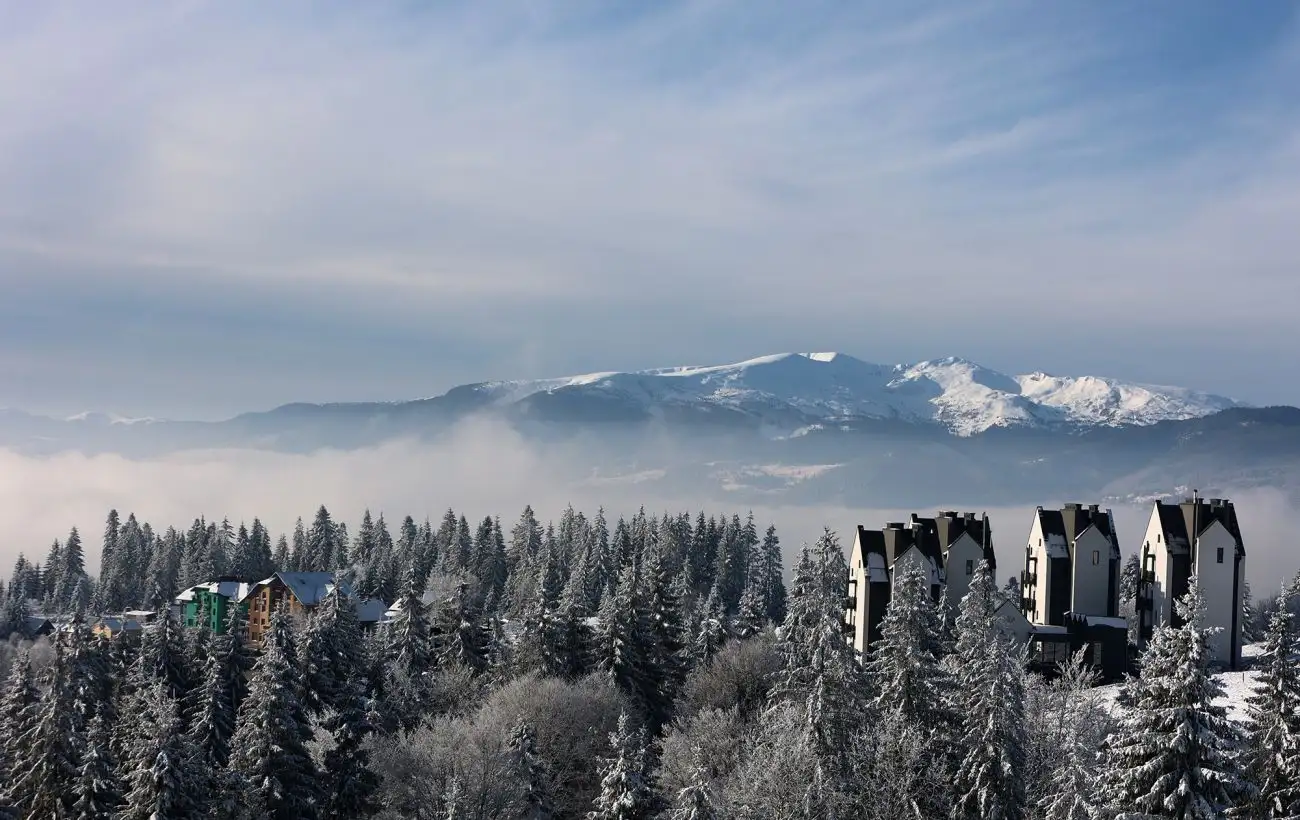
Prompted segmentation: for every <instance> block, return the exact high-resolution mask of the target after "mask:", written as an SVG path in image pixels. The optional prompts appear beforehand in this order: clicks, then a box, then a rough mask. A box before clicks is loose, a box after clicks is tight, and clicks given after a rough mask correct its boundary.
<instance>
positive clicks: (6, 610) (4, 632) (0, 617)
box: [0, 580, 28, 641]
mask: <svg viewBox="0 0 1300 820" xmlns="http://www.w3.org/2000/svg"><path fill="white" fill-rule="evenodd" d="M27 616H28V610H27V599H26V598H25V597H24V595H23V589H22V587H21V586H20V585H19V583H18V581H17V580H15V581H14V582H13V583H11V584H10V585H9V594H7V595H6V596H5V598H4V601H3V602H0V641H2V640H7V639H8V638H9V636H10V635H13V634H17V635H19V636H21V637H26V636H27Z"/></svg>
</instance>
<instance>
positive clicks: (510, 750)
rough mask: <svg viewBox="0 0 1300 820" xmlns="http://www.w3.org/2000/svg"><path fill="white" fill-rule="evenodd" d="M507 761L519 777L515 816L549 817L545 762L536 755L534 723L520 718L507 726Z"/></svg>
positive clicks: (525, 819) (525, 818) (545, 819)
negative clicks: (519, 789) (519, 788)
mask: <svg viewBox="0 0 1300 820" xmlns="http://www.w3.org/2000/svg"><path fill="white" fill-rule="evenodd" d="M506 749H507V752H506V762H507V765H508V766H509V767H510V769H511V770H512V771H513V772H514V774H515V776H516V777H517V778H519V783H520V786H521V793H520V795H519V810H518V812H517V813H515V814H513V815H512V816H513V817H515V818H518V820H549V818H551V817H552V816H553V815H554V811H553V809H552V808H551V793H550V786H549V783H548V778H547V774H546V766H545V765H544V764H543V763H542V761H541V759H540V758H539V757H538V756H537V746H536V735H535V733H534V731H533V727H532V726H531V725H529V723H528V722H527V721H525V720H523V719H520V721H519V722H518V723H517V724H515V726H514V728H513V729H511V730H510V736H509V738H507V742H506Z"/></svg>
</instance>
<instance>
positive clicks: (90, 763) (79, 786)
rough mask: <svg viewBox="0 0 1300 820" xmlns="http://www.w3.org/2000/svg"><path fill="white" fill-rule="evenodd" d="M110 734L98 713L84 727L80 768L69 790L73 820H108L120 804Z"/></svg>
mask: <svg viewBox="0 0 1300 820" xmlns="http://www.w3.org/2000/svg"><path fill="white" fill-rule="evenodd" d="M111 740H112V733H111V732H110V731H109V727H108V722H107V721H105V720H104V716H103V715H102V714H96V715H95V716H94V717H93V718H92V719H91V721H90V725H89V727H88V728H87V730H86V740H85V744H84V745H83V747H82V752H81V770H80V771H79V772H78V775H77V783H76V787H75V790H74V792H73V797H74V798H75V799H74V802H73V804H72V812H71V815H70V816H71V817H72V818H74V819H75V820H108V818H110V817H112V816H113V815H114V814H115V813H116V812H117V808H118V806H120V805H121V803H122V787H121V784H120V783H119V781H118V777H117V767H116V763H115V761H114V760H113V756H112V752H111V749H110V742H111Z"/></svg>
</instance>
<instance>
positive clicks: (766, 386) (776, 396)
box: [458, 353, 1238, 436]
mask: <svg viewBox="0 0 1300 820" xmlns="http://www.w3.org/2000/svg"><path fill="white" fill-rule="evenodd" d="M458 389H460V390H468V391H472V392H473V393H475V394H477V395H478V396H479V397H480V398H481V400H483V402H484V403H485V404H487V405H490V406H495V407H498V408H504V407H509V406H514V405H520V404H521V403H526V402H528V401H529V400H530V399H534V400H535V397H539V396H546V397H551V398H553V397H563V398H565V399H566V406H570V407H572V406H576V404H578V403H579V402H581V400H583V399H587V400H591V401H593V402H597V401H598V402H602V403H605V404H610V403H615V404H617V405H618V406H620V407H622V408H624V409H625V410H626V411H628V412H637V411H639V412H641V413H644V414H645V415H646V416H647V417H650V418H653V417H656V416H658V415H661V414H663V413H664V412H665V411H668V410H671V409H673V408H683V407H689V408H694V409H709V408H715V409H717V410H719V411H731V412H737V413H740V414H743V415H745V416H749V417H751V418H753V419H755V420H756V421H758V422H759V423H760V424H763V425H765V426H767V427H770V428H773V429H784V430H795V429H798V428H799V427H800V426H802V425H812V424H836V423H842V422H845V421H850V420H855V419H893V420H898V421H905V422H912V423H937V424H939V425H942V426H944V427H946V428H947V429H948V430H950V431H951V432H952V433H954V434H957V435H960V436H970V435H973V434H976V433H981V432H984V431H986V430H989V429H991V428H994V427H1031V428H1058V427H1066V426H1080V427H1095V426H1123V425H1149V424H1154V423H1156V422H1159V421H1166V420H1175V419H1189V418H1197V417H1200V416H1206V415H1210V414H1212V413H1215V412H1218V411H1220V410H1224V409H1226V408H1229V407H1235V406H1238V403H1237V402H1235V401H1234V400H1232V399H1230V398H1226V397H1223V396H1216V395H1212V394H1209V393H1202V392H1198V391H1194V390H1188V389H1185V388H1181V387H1160V386H1154V385H1141V384H1128V383H1124V382H1119V381H1116V380H1113V379H1105V378H1100V377H1096V376H1081V377H1062V376H1050V375H1048V374H1046V373H1041V372H1040V373H1031V374H1028V375H1023V376H1008V375H1005V374H1003V373H999V372H997V371H994V370H990V369H988V368H985V367H981V366H980V365H978V364H975V363H973V362H969V361H966V360H964V359H958V358H948V359H939V360H934V361H925V362H920V363H918V364H897V365H880V364H873V363H871V362H865V361H862V360H861V359H856V358H854V357H852V356H848V355H845V354H843V353H781V354H776V355H772V356H763V357H760V358H756V359H749V360H747V361H743V362H737V363H735V364H727V365H714V366H702V367H670V368H657V369H652V370H641V371H633V372H604V373H589V374H585V375H580V376H570V377H565V378H556V379H542V380H534V381H499V382H484V383H482V384H476V385H467V386H465V387H464V388H458Z"/></svg>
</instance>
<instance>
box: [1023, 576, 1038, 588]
mask: <svg viewBox="0 0 1300 820" xmlns="http://www.w3.org/2000/svg"><path fill="white" fill-rule="evenodd" d="M1020 585H1021V586H1026V587H1033V586H1038V573H1037V572H1022V573H1020Z"/></svg>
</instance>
